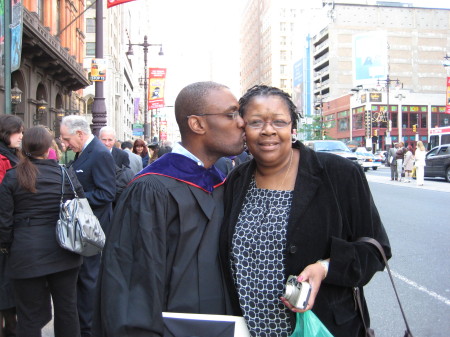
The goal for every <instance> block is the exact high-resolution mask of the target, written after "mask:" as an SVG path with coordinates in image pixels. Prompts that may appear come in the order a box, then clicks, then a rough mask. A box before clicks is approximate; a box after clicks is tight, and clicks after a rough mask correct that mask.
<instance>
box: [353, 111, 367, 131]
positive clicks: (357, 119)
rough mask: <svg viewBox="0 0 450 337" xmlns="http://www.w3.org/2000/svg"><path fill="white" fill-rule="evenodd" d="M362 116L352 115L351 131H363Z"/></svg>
mask: <svg viewBox="0 0 450 337" xmlns="http://www.w3.org/2000/svg"><path fill="white" fill-rule="evenodd" d="M363 117H364V115H363V114H357V115H353V119H352V121H353V129H354V130H362V129H364V123H363Z"/></svg>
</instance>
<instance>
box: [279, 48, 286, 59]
mask: <svg viewBox="0 0 450 337" xmlns="http://www.w3.org/2000/svg"><path fill="white" fill-rule="evenodd" d="M280 60H281V61H286V50H281V51H280Z"/></svg>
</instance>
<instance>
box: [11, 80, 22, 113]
mask: <svg viewBox="0 0 450 337" xmlns="http://www.w3.org/2000/svg"><path fill="white" fill-rule="evenodd" d="M21 102H22V90H20V89H19V87H18V86H17V82H14V88H12V89H11V104H12V106H13V108H12V112H13V114H16V106H17V105H19V104H20V103H21Z"/></svg>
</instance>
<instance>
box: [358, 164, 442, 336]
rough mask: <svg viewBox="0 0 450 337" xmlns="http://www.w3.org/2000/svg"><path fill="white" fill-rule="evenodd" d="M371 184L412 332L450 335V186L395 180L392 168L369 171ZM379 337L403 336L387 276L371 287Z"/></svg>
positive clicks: (377, 278) (369, 294) (431, 181)
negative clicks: (419, 185) (391, 176)
mask: <svg viewBox="0 0 450 337" xmlns="http://www.w3.org/2000/svg"><path fill="white" fill-rule="evenodd" d="M366 176H367V179H368V181H369V184H370V188H371V190H372V194H373V197H374V200H375V203H376V205H377V207H378V210H379V212H380V215H381V218H382V220H383V223H384V226H385V228H386V231H387V233H388V235H389V239H390V242H391V247H392V253H393V257H392V258H391V260H390V261H389V265H390V266H391V268H392V272H393V276H394V282H395V284H396V287H397V291H398V292H399V297H400V300H401V301H402V305H403V309H404V311H405V314H406V317H407V319H408V323H409V325H410V328H411V331H412V332H413V334H414V336H415V337H421V336H422V337H444V336H449V332H450V319H449V318H450V281H449V280H450V269H449V268H448V263H447V262H446V261H447V260H448V259H449V257H450V246H449V244H448V238H449V237H450V227H449V219H450V207H449V201H450V183H447V182H445V181H444V180H443V179H441V180H439V179H428V178H425V184H424V186H423V187H418V186H416V183H415V181H413V182H411V183H401V182H395V181H392V182H391V181H390V169H389V168H385V167H382V168H379V169H378V170H377V171H372V170H370V171H368V172H367V173H366ZM365 291H366V297H367V302H368V306H369V311H370V314H371V319H372V324H371V326H372V327H373V328H374V329H375V332H376V336H377V337H393V336H403V332H404V330H405V328H404V323H403V320H402V317H401V312H400V309H399V307H398V304H397V302H396V299H395V294H394V291H393V289H392V286H391V284H390V281H389V275H388V274H387V272H383V273H377V274H376V275H375V277H374V278H373V280H372V281H371V283H369V285H368V286H367V287H365Z"/></svg>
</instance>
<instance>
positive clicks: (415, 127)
mask: <svg viewBox="0 0 450 337" xmlns="http://www.w3.org/2000/svg"><path fill="white" fill-rule="evenodd" d="M412 127H413V128H412V129H413V132H414V133H416V132H417V124H413V126H412Z"/></svg>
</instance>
